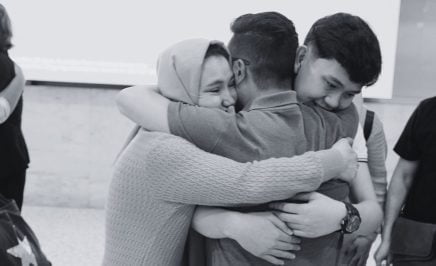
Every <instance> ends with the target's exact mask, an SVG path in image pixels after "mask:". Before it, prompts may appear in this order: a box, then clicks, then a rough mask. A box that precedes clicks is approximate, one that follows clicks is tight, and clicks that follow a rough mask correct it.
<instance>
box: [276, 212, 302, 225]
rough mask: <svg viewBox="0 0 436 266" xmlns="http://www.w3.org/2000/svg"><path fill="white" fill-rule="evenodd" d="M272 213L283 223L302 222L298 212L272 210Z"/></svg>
mask: <svg viewBox="0 0 436 266" xmlns="http://www.w3.org/2000/svg"><path fill="white" fill-rule="evenodd" d="M274 214H275V215H276V216H277V217H278V219H279V220H281V221H283V222H285V223H290V224H302V217H301V216H300V215H298V214H293V213H287V212H274ZM291 228H293V227H291Z"/></svg>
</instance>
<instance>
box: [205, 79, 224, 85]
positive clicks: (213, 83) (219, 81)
mask: <svg viewBox="0 0 436 266" xmlns="http://www.w3.org/2000/svg"><path fill="white" fill-rule="evenodd" d="M221 84H224V81H222V80H215V81H213V82H211V83H208V84H207V86H216V85H221Z"/></svg>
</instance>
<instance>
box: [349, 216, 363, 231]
mask: <svg viewBox="0 0 436 266" xmlns="http://www.w3.org/2000/svg"><path fill="white" fill-rule="evenodd" d="M360 222H361V220H360V217H359V216H357V215H353V216H351V217H349V219H348V223H347V227H346V228H345V230H346V231H347V232H349V233H352V232H354V231H356V230H357V229H359V226H360Z"/></svg>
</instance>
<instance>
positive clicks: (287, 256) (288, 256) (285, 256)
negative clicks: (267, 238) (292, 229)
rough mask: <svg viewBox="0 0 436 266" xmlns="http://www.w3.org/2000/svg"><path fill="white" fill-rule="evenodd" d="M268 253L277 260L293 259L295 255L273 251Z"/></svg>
mask: <svg viewBox="0 0 436 266" xmlns="http://www.w3.org/2000/svg"><path fill="white" fill-rule="evenodd" d="M270 253H271V255H272V256H274V257H276V258H279V259H288V260H292V259H295V254H294V253H291V252H289V251H283V250H277V249H273V250H271V252H270Z"/></svg>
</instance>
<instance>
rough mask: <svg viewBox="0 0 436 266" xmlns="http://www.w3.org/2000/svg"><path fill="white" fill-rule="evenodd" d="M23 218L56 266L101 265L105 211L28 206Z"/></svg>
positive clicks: (24, 210) (24, 208)
mask: <svg viewBox="0 0 436 266" xmlns="http://www.w3.org/2000/svg"><path fill="white" fill-rule="evenodd" d="M23 217H24V219H26V221H27V223H28V224H29V225H30V227H31V228H32V229H33V231H34V232H35V234H36V235H37V237H38V239H39V242H40V244H41V248H42V250H43V252H44V253H45V255H46V257H47V258H48V259H49V260H50V261H51V262H52V264H53V265H54V266H58V265H59V266H98V265H101V261H102V257H103V249H104V245H103V243H104V210H102V209H84V208H83V209H76V208H66V207H62V208H59V207H37V206H28V205H25V206H24V207H23Z"/></svg>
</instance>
